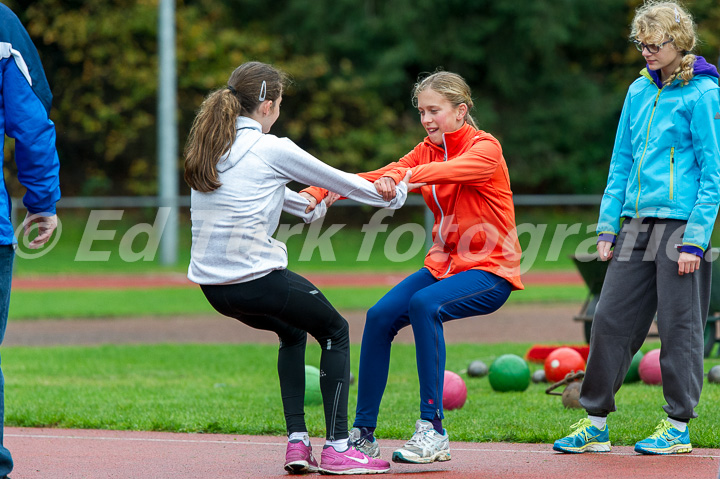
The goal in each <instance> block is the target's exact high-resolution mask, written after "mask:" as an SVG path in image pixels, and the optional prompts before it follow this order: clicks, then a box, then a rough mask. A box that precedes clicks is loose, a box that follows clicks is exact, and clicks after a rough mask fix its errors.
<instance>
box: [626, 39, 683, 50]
mask: <svg viewBox="0 0 720 479" xmlns="http://www.w3.org/2000/svg"><path fill="white" fill-rule="evenodd" d="M673 41H674V39H673V38H672V37H670V40H668V41H666V42H662V43H661V44H660V45H654V44H650V45H648V44H645V43H643V42H641V41H640V40H633V43H634V44H635V48H637V49H638V51H639V52H642V51H643V50H645V49H647V51H648V53H651V54H654V53H657V52H659V51H660V49H661V48H662V47H663V46H665V45H667V44H668V43H672V42H673Z"/></svg>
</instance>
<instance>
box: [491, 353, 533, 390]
mask: <svg viewBox="0 0 720 479" xmlns="http://www.w3.org/2000/svg"><path fill="white" fill-rule="evenodd" d="M488 379H489V381H490V386H491V387H492V388H493V389H494V390H495V391H499V392H506V391H525V390H526V389H527V388H528V386H530V367H528V364H527V362H525V360H524V359H523V358H521V357H520V356H517V355H515V354H503V355H502V356H500V357H499V358H497V359H496V360H495V361H493V363H492V365H491V366H490V374H489V375H488Z"/></svg>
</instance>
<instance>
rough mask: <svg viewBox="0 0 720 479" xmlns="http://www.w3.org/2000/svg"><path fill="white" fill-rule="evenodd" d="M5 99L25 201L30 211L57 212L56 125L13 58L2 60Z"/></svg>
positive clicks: (6, 124) (8, 123) (7, 129)
mask: <svg viewBox="0 0 720 479" xmlns="http://www.w3.org/2000/svg"><path fill="white" fill-rule="evenodd" d="M2 98H3V101H4V113H5V133H6V134H7V135H8V136H10V137H12V138H14V139H15V162H16V163H17V167H18V180H19V181H20V183H21V184H22V185H23V186H24V187H25V188H26V189H27V192H26V193H25V196H24V197H23V204H24V205H25V207H26V208H27V210H28V211H29V212H30V213H47V214H55V203H56V202H57V201H58V200H59V199H60V179H59V169H60V161H59V159H58V155H57V149H56V147H55V125H54V124H53V122H52V121H51V120H50V118H48V114H47V110H46V109H45V106H44V105H43V103H42V102H41V101H40V99H39V98H38V96H37V94H36V93H35V91H34V90H33V89H32V87H31V85H30V83H29V82H28V80H27V79H26V77H25V76H24V75H23V74H22V73H21V71H20V70H19V69H18V67H17V64H16V63H15V61H14V59H13V58H12V57H10V58H6V59H4V60H2Z"/></svg>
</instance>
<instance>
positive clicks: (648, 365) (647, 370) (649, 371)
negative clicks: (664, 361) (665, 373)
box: [638, 349, 662, 384]
mask: <svg viewBox="0 0 720 479" xmlns="http://www.w3.org/2000/svg"><path fill="white" fill-rule="evenodd" d="M638 373H639V374H640V379H642V381H643V382H644V383H645V384H662V374H661V373H660V350H659V349H653V350H652V351H649V352H648V353H647V354H646V355H645V356H643V358H642V359H641V360H640V366H638Z"/></svg>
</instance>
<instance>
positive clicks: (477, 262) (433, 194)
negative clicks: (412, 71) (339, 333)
mask: <svg viewBox="0 0 720 479" xmlns="http://www.w3.org/2000/svg"><path fill="white" fill-rule="evenodd" d="M413 104H414V105H416V106H417V108H418V111H419V113H420V120H421V123H422V125H423V127H424V128H425V130H426V131H427V133H428V136H427V137H426V138H425V139H424V140H423V142H422V143H420V144H419V145H417V146H416V147H415V148H414V149H413V150H412V151H411V152H409V153H408V154H407V155H405V156H404V157H402V158H401V159H400V160H399V161H397V162H395V163H391V164H389V165H387V166H385V167H383V168H380V169H379V170H376V171H372V172H368V173H362V174H360V176H362V177H364V178H366V179H368V180H370V181H373V182H374V183H375V187H376V188H377V191H378V192H379V193H381V194H382V195H383V196H384V198H385V199H386V200H387V199H388V198H392V197H394V195H395V186H396V185H397V184H398V183H399V182H400V181H402V180H403V178H404V177H405V175H406V173H407V172H408V171H410V172H411V180H412V183H420V184H424V186H422V187H421V188H420V192H421V193H422V195H423V198H424V199H425V203H426V204H427V205H428V207H429V208H430V210H431V211H432V212H433V215H434V218H435V224H434V225H433V230H432V237H433V245H432V247H431V248H430V250H429V251H428V253H427V256H426V257H425V264H424V267H423V268H422V269H420V270H419V271H418V272H416V273H414V274H412V275H410V276H409V277H407V278H405V279H404V280H403V281H402V282H400V284H398V285H397V286H395V287H394V288H393V289H392V290H391V291H389V292H388V293H387V294H386V295H385V296H384V297H383V298H382V299H380V301H378V303H377V304H376V305H375V306H373V307H372V308H371V309H370V310H369V311H368V313H367V321H366V323H365V330H364V333H363V339H362V348H361V352H360V371H359V378H358V388H359V389H358V402H357V410H356V417H355V423H354V428H353V429H352V430H351V431H350V440H351V441H352V442H353V443H354V445H355V447H356V448H359V449H360V450H362V451H363V452H365V453H366V454H368V455H370V456H373V457H377V456H378V455H379V446H378V442H377V440H376V439H375V438H374V430H375V427H376V426H377V416H378V413H379V409H380V402H381V399H382V395H383V392H384V390H385V386H386V384H387V377H388V369H389V361H390V347H391V343H392V340H393V338H394V337H395V335H396V334H397V333H398V331H399V330H400V329H401V328H403V327H405V326H408V325H412V327H413V335H414V338H415V345H416V359H417V367H418V375H419V380H420V420H418V421H417V423H416V426H415V434H414V435H413V437H412V439H410V441H409V442H408V443H407V444H405V446H404V447H402V448H401V449H399V450H397V451H395V452H394V453H393V461H395V462H411V463H430V462H434V461H447V460H449V459H450V451H449V446H448V435H447V430H445V429H443V427H442V419H443V407H442V397H443V375H444V370H445V340H444V337H443V323H445V322H446V321H450V320H454V319H460V318H467V317H470V316H477V315H483V314H489V313H492V312H493V311H496V310H497V309H498V308H500V306H502V305H503V304H504V303H505V301H506V300H507V298H508V297H509V295H510V292H511V291H513V290H518V289H523V285H522V282H521V281H520V256H521V250H520V246H519V243H518V239H517V232H516V227H515V212H514V206H513V201H512V191H511V190H510V177H509V175H508V169H507V165H506V164H505V159H504V158H503V155H502V149H501V147H500V143H499V142H498V141H497V139H495V138H494V137H493V136H492V135H490V134H489V133H486V132H484V131H481V130H478V129H477V126H476V125H475V122H474V120H473V118H472V117H471V116H470V110H471V109H472V107H473V101H472V98H471V92H470V88H469V87H468V85H467V83H466V82H465V80H464V79H463V78H462V77H461V76H459V75H457V74H454V73H450V72H442V71H441V72H436V73H434V74H432V75H429V76H427V77H426V78H424V79H422V80H421V81H419V82H418V83H417V84H416V85H415V88H414V91H413ZM305 193H306V194H308V199H310V201H311V202H313V201H321V200H323V198H325V196H326V195H327V191H326V190H322V189H320V188H310V189H308V190H306V191H305ZM309 195H312V199H311V198H310V197H309Z"/></svg>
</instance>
